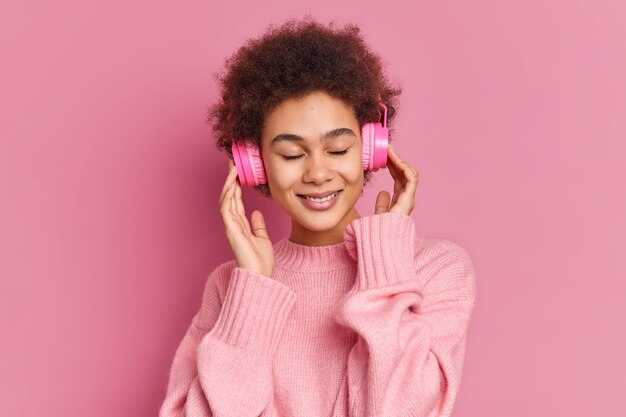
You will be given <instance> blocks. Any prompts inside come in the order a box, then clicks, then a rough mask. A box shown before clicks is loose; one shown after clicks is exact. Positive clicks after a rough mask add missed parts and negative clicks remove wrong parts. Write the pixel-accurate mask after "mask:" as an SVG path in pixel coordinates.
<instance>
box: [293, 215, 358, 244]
mask: <svg viewBox="0 0 626 417" xmlns="http://www.w3.org/2000/svg"><path fill="white" fill-rule="evenodd" d="M359 218H361V216H360V215H359V213H358V211H357V210H356V207H352V210H350V211H349V212H348V214H346V215H345V216H344V218H343V219H341V221H340V222H339V223H337V225H335V226H334V227H333V228H332V229H328V230H321V231H318V230H309V229H307V228H305V227H304V226H302V225H301V224H300V223H298V222H296V221H295V220H294V219H291V234H290V235H289V240H290V241H292V242H294V243H298V244H300V245H306V246H326V245H335V244H337V243H341V242H343V233H344V231H345V230H346V227H347V226H348V225H349V224H350V223H351V222H352V221H353V220H355V219H359Z"/></svg>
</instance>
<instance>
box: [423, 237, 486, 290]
mask: <svg viewBox="0 0 626 417" xmlns="http://www.w3.org/2000/svg"><path fill="white" fill-rule="evenodd" d="M415 246H416V250H415V256H414V267H415V271H416V273H417V276H418V277H419V279H420V281H421V284H422V285H423V286H424V287H428V288H429V289H430V290H431V291H433V290H437V289H440V290H446V291H447V290H453V291H455V292H457V293H458V296H459V297H462V298H469V299H472V300H474V298H475V295H476V274H475V270H474V263H473V261H472V257H471V255H470V253H469V251H468V250H467V249H466V248H465V247H463V246H462V245H461V244H459V243H457V242H455V241H452V240H449V239H443V238H417V239H416V245H415Z"/></svg>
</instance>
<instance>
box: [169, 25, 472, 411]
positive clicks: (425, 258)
mask: <svg viewBox="0 0 626 417" xmlns="http://www.w3.org/2000/svg"><path fill="white" fill-rule="evenodd" d="M270 28H271V30H268V31H267V33H265V34H264V35H263V36H262V37H260V38H259V39H257V40H253V41H250V42H248V43H247V44H246V45H244V46H243V47H242V48H241V49H240V50H239V51H238V52H237V54H235V55H234V56H233V57H232V58H230V59H229V60H228V61H227V71H226V73H225V74H224V75H223V76H222V78H221V83H222V84H221V85H222V94H221V101H220V102H219V103H217V104H216V105H215V106H214V107H213V108H212V109H211V117H212V118H213V119H214V120H216V122H215V124H214V129H215V130H216V131H217V132H218V147H219V148H220V149H223V150H225V151H226V152H227V154H228V155H229V157H231V161H230V163H229V172H228V174H227V176H226V180H225V182H224V186H223V189H222V192H221V195H220V197H219V209H220V213H221V215H222V218H223V221H224V226H225V233H226V236H227V238H228V241H229V243H230V246H231V248H232V250H233V253H234V260H231V261H228V262H226V263H223V264H222V265H219V266H218V267H217V268H216V269H215V270H214V271H213V272H212V273H211V275H210V276H209V278H208V280H207V283H206V286H205V288H204V293H203V298H202V304H201V307H200V309H199V311H198V313H197V314H196V315H195V316H194V318H193V320H192V323H191V325H190V327H189V329H188V331H187V333H186V335H185V337H184V338H183V340H182V342H181V344H180V346H179V348H178V350H177V351H176V355H175V357H174V361H173V364H172V367H171V372H170V378H169V383H168V386H167V395H166V398H165V400H164V402H163V404H162V406H161V410H160V416H161V417H166V416H194V417H200V416H203V417H207V416H220V417H221V416H232V417H248V416H249V417H257V416H266V417H269V416H276V417H278V416H280V417H306V416H311V417H313V416H315V417H320V416H329V417H331V416H334V417H339V416H341V417H344V416H345V417H348V416H351V417H357V416H358V417H373V416H384V417H395V416H423V417H435V416H449V415H450V414H451V413H452V409H453V405H454V403H455V399H456V396H457V393H458V392H459V388H460V383H461V373H462V367H463V359H464V354H465V345H466V338H467V331H468V326H469V321H470V316H471V312H472V309H473V306H474V300H475V280H474V269H473V266H472V261H471V259H470V257H469V255H468V252H467V251H466V250H465V249H464V248H462V247H461V246H460V245H458V244H456V243H454V242H452V241H449V240H444V239H425V238H418V237H417V236H416V234H415V224H414V222H413V219H412V218H411V217H410V216H409V215H410V213H411V211H412V210H413V207H414V200H415V191H416V188H417V183H418V173H417V171H416V170H415V169H414V168H412V167H411V166H410V165H409V164H407V163H406V162H405V161H403V160H402V159H401V158H400V157H399V156H398V154H397V153H396V152H395V151H394V149H393V148H392V147H391V146H390V145H387V144H386V143H383V142H384V140H382V139H380V137H379V136H378V134H380V135H382V136H385V133H384V132H383V131H381V132H383V133H381V132H378V133H377V134H376V135H374V136H371V132H370V131H367V129H369V128H372V127H374V126H375V125H374V124H375V123H381V119H382V124H381V125H382V126H383V127H384V125H385V124H386V122H390V121H392V120H393V116H394V114H395V107H396V98H397V96H398V95H399V94H400V89H399V88H393V87H392V86H390V85H389V83H388V81H387V79H386V77H385V75H384V72H383V71H382V66H381V64H380V59H379V58H378V57H377V56H376V55H375V54H373V53H372V52H371V51H370V50H369V49H368V48H367V46H366V45H365V43H364V42H363V40H362V38H361V37H360V35H359V29H358V27H356V26H353V25H347V26H345V27H344V28H335V27H334V26H333V24H331V25H330V26H328V27H325V26H323V25H321V24H319V23H317V22H315V21H313V20H311V19H310V18H306V19H304V20H302V21H295V20H290V21H288V22H287V23H285V24H284V25H283V26H281V27H279V28H274V27H270ZM372 123H374V124H372ZM378 127H380V125H379V126H378ZM382 136H381V137H382ZM373 137H375V138H376V141H377V143H375V144H372V143H371V142H370V139H371V138H373ZM379 139H380V140H379ZM387 140H388V139H387ZM372 141H373V139H372ZM379 142H380V143H379ZM243 144H245V146H247V147H248V148H247V149H248V153H242V154H239V153H238V152H237V150H236V149H237V146H238V145H243ZM246 155H252V156H254V155H256V156H257V158H256V160H257V163H258V165H254V163H253V164H252V167H249V168H246V170H244V168H243V163H244V162H243V160H244V159H245V158H246ZM373 155H374V157H373V158H371V157H372V156H373ZM380 155H384V157H385V158H384V160H383V161H382V163H381V162H380V160H379V161H378V162H377V163H378V168H380V167H386V168H388V170H389V173H390V174H391V175H392V177H393V178H394V180H395V184H394V190H393V196H391V195H390V193H389V192H387V191H381V192H379V193H378V196H377V199H376V204H375V207H373V210H372V211H373V213H365V215H364V216H361V215H360V214H359V213H358V212H357V210H356V208H355V203H356V201H357V200H358V198H359V197H360V195H361V193H362V191H363V187H364V185H365V183H366V182H367V180H368V179H369V178H370V176H371V174H372V172H373V171H375V170H376V167H375V166H374V167H373V165H372V160H374V159H376V158H380ZM253 159H254V158H253ZM245 160H246V161H249V159H245ZM374 165H375V164H374ZM242 183H248V184H252V185H254V186H255V188H256V189H257V190H258V191H260V192H262V193H263V194H264V195H267V196H268V197H271V198H272V199H273V200H274V201H275V202H276V204H277V205H278V207H280V208H281V209H282V210H283V211H284V212H285V213H287V214H288V215H289V216H290V217H291V225H292V227H291V233H290V236H289V237H288V238H283V239H280V240H279V241H277V242H276V243H272V241H271V240H270V236H269V234H268V231H267V229H266V225H265V221H264V218H263V215H262V214H261V213H260V212H259V211H258V210H255V211H253V212H252V213H251V216H250V221H248V218H247V214H246V211H245V208H244V205H243V201H242V198H241V189H242Z"/></svg>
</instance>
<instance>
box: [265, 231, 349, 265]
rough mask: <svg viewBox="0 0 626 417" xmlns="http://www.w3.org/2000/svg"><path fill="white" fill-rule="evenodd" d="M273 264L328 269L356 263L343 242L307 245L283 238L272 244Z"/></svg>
mask: <svg viewBox="0 0 626 417" xmlns="http://www.w3.org/2000/svg"><path fill="white" fill-rule="evenodd" d="M274 259H275V265H277V266H278V267H280V268H282V269H288V270H292V271H301V272H304V271H329V270H333V269H340V268H345V267H347V266H351V265H354V264H356V261H355V260H354V259H353V258H352V257H351V256H350V254H349V253H348V249H347V248H346V244H345V242H341V243H336V244H333V245H324V246H307V245H301V244H299V243H295V242H292V241H291V240H289V238H283V239H281V240H279V241H278V242H276V243H275V244H274Z"/></svg>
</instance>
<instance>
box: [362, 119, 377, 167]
mask: <svg viewBox="0 0 626 417" xmlns="http://www.w3.org/2000/svg"><path fill="white" fill-rule="evenodd" d="M374 131H375V129H374V123H371V122H370V123H364V124H363V126H362V127H361V148H362V151H363V170H364V171H371V170H372V167H373V166H374V164H373V156H374V155H373V151H374V149H373V146H372V144H373V143H374V140H373V139H374Z"/></svg>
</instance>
